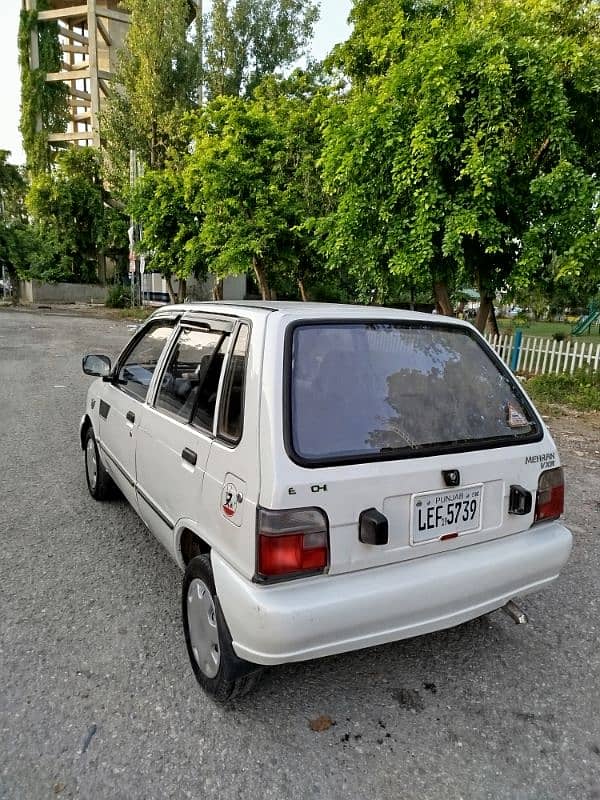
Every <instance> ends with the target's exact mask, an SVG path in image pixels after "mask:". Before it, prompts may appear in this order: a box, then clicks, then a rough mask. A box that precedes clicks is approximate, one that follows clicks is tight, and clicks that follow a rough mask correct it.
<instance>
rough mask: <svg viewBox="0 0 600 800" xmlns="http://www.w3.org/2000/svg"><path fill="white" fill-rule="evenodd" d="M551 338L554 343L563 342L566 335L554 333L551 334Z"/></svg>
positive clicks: (562, 332) (560, 332) (558, 332)
mask: <svg viewBox="0 0 600 800" xmlns="http://www.w3.org/2000/svg"><path fill="white" fill-rule="evenodd" d="M552 338H553V339H554V341H555V342H564V341H565V340H566V338H567V334H566V333H565V332H564V331H556V333H553V334H552Z"/></svg>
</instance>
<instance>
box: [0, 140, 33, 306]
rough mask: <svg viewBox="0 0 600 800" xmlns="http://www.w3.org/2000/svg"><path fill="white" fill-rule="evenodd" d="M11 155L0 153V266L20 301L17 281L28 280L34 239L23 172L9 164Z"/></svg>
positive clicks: (5, 152) (5, 151) (6, 152)
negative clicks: (27, 208)
mask: <svg viewBox="0 0 600 800" xmlns="http://www.w3.org/2000/svg"><path fill="white" fill-rule="evenodd" d="M9 156H10V153H9V152H8V151H7V150H0V266H4V267H5V268H6V270H7V271H8V275H9V278H10V282H11V284H12V286H13V290H14V292H15V295H14V298H15V300H16V301H18V299H19V285H20V284H19V281H20V279H22V278H25V277H26V276H27V272H28V268H29V260H30V256H31V252H32V250H33V247H34V237H33V234H32V231H31V227H30V225H29V224H28V220H27V214H26V211H25V203H24V199H25V191H26V182H25V178H24V176H23V171H22V170H21V169H20V168H19V167H16V166H15V165H14V164H9V163H8V157H9Z"/></svg>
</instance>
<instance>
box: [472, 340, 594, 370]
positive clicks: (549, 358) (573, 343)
mask: <svg viewBox="0 0 600 800" xmlns="http://www.w3.org/2000/svg"><path fill="white" fill-rule="evenodd" d="M485 338H486V339H487V341H488V344H489V345H490V346H491V347H492V348H493V349H494V350H495V351H496V353H497V354H498V355H499V356H500V358H501V359H502V360H503V361H504V362H505V364H508V365H509V366H510V360H511V353H512V351H513V344H514V335H511V336H509V335H508V334H505V335H504V336H502V335H501V336H491V335H490V334H486V336H485ZM581 367H588V368H591V369H593V370H598V369H600V344H594V343H593V342H587V343H586V342H581V341H578V340H576V339H567V340H563V341H562V342H557V341H555V340H554V339H545V338H543V337H539V336H523V338H522V340H521V348H520V350H519V358H518V360H517V368H516V370H515V371H516V372H519V373H523V374H526V375H547V374H549V373H552V372H553V373H559V372H569V373H571V374H573V372H574V371H575V370H576V369H580V368H581Z"/></svg>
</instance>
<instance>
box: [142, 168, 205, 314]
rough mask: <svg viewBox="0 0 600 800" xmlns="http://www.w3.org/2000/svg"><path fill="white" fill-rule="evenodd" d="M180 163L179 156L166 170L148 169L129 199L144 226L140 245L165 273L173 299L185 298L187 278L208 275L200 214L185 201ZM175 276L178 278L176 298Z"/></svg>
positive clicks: (202, 277) (154, 267) (152, 261)
mask: <svg viewBox="0 0 600 800" xmlns="http://www.w3.org/2000/svg"><path fill="white" fill-rule="evenodd" d="M180 164H181V162H180V161H179V159H177V160H176V161H168V162H167V164H166V165H165V168H164V169H163V170H161V171H158V170H154V171H149V172H147V173H146V174H145V175H144V176H143V177H142V178H140V180H139V181H138V182H137V184H136V186H135V187H134V189H133V191H132V193H131V196H130V200H129V209H130V211H131V213H132V214H133V216H134V218H135V219H136V220H137V221H138V222H139V223H140V224H141V226H142V231H143V236H142V240H141V243H140V248H141V249H142V250H144V251H146V252H147V253H148V254H149V255H150V257H151V267H152V269H153V270H155V271H158V272H161V273H162V274H163V275H164V277H165V279H166V282H167V286H168V289H169V294H170V297H171V301H172V302H176V300H179V302H182V301H183V299H184V297H185V288H186V284H185V281H186V278H187V277H189V276H190V275H194V276H195V277H196V278H198V279H204V278H206V259H205V256H204V251H203V248H202V247H199V246H198V233H199V217H198V214H195V213H193V212H192V211H190V209H189V207H188V205H187V203H186V198H185V196H184V186H183V177H182V175H181V167H180ZM173 275H176V276H177V277H178V278H179V296H178V297H177V298H176V297H175V292H174V290H173V284H172V276H173Z"/></svg>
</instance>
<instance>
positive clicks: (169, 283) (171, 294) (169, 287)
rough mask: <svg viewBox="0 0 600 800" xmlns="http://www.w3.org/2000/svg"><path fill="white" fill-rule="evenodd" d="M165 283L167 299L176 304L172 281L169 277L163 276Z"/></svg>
mask: <svg viewBox="0 0 600 800" xmlns="http://www.w3.org/2000/svg"><path fill="white" fill-rule="evenodd" d="M165 281H166V282H167V291H168V292H169V299H170V301H171V302H172V303H176V302H177V297H176V296H175V290H174V289H173V279H172V277H171V275H170V274H169V275H165Z"/></svg>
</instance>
